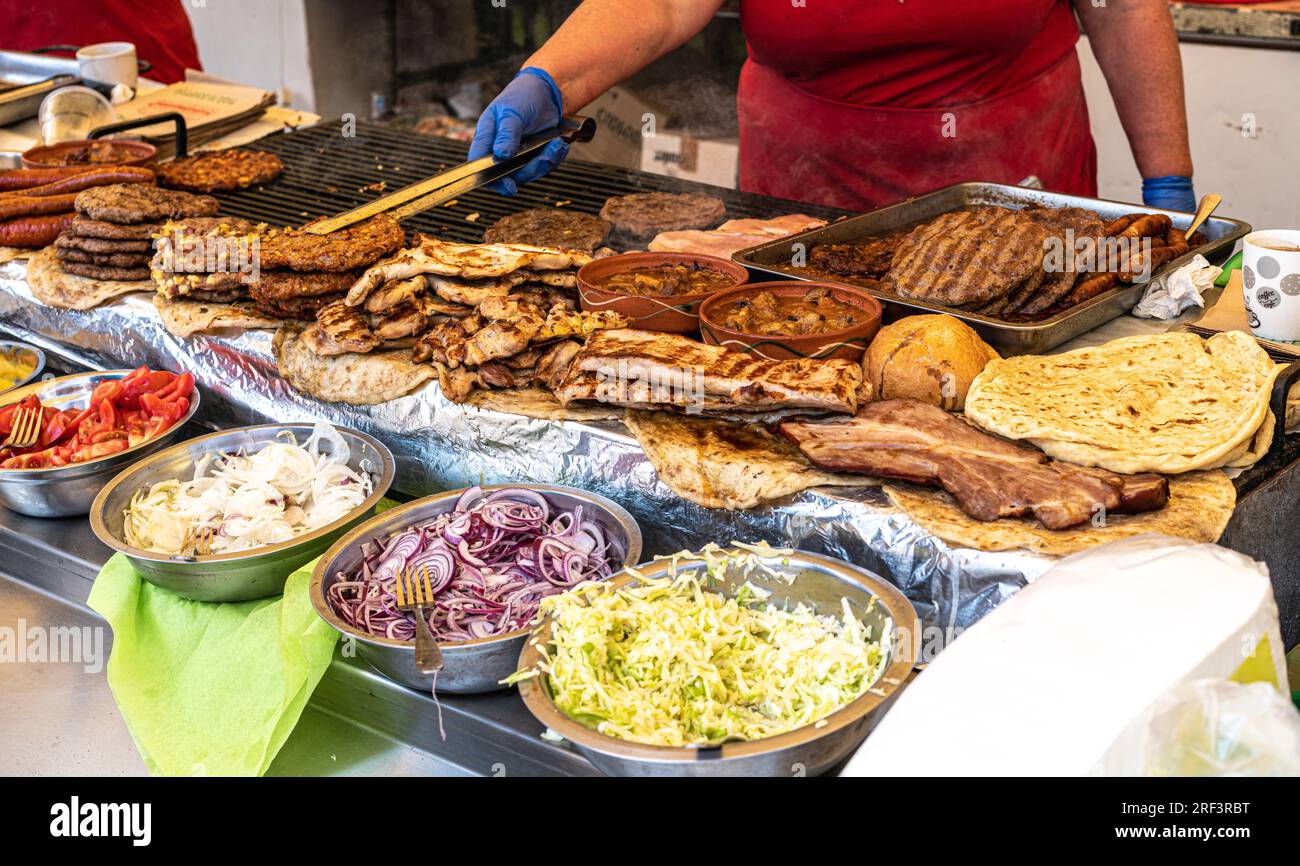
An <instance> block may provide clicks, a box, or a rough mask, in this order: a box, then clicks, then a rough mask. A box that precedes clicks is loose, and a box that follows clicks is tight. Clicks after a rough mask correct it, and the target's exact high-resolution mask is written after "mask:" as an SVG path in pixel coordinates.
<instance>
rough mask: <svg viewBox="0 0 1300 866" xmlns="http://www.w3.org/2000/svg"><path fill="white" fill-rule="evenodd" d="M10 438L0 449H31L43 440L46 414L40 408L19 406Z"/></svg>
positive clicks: (10, 429) (14, 416) (15, 413)
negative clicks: (42, 429)
mask: <svg viewBox="0 0 1300 866" xmlns="http://www.w3.org/2000/svg"><path fill="white" fill-rule="evenodd" d="M12 420H13V426H12V427H10V428H9V438H8V439H6V440H5V441H4V444H2V445H0V448H31V447H32V446H33V445H35V444H36V443H37V442H39V441H40V438H41V427H42V426H43V424H44V423H45V412H44V411H42V409H41V407H39V406H19V407H18V408H17V409H15V410H14V414H13V419H12Z"/></svg>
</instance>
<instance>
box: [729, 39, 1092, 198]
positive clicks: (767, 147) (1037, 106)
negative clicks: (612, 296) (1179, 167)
mask: <svg viewBox="0 0 1300 866" xmlns="http://www.w3.org/2000/svg"><path fill="white" fill-rule="evenodd" d="M754 54H755V52H754V51H753V50H751V55H750V58H751V59H750V60H749V61H747V62H746V63H745V67H744V69H743V70H742V71H741V75H740V87H739V91H738V95H737V105H738V109H739V114H740V156H741V163H740V186H741V188H742V189H744V190H747V191H750V192H758V193H764V194H766V195H773V196H778V197H781V198H789V199H795V200H798V201H808V202H815V203H818V204H825V205H832V206H835V207H841V208H846V209H848V210H868V209H871V208H874V207H879V206H881V205H885V204H889V203H891V202H895V201H898V200H900V199H903V198H907V197H908V196H912V195H917V194H920V193H925V192H929V191H931V190H935V189H939V188H940V187H944V186H947V185H949V184H953V183H959V182H962V181H993V182H998V183H1016V182H1018V181H1020V180H1021V179H1022V178H1025V177H1027V176H1028V175H1037V176H1038V178H1039V179H1040V180H1041V181H1042V182H1043V186H1044V187H1046V188H1047V189H1050V190H1055V191H1059V192H1066V193H1074V194H1081V195H1095V194H1096V187H1097V180H1096V163H1097V155H1096V149H1095V147H1094V145H1093V141H1092V136H1091V134H1090V132H1089V128H1088V110H1087V106H1086V104H1085V102H1084V95H1083V85H1082V80H1081V77H1080V69H1079V61H1078V56H1077V54H1076V53H1075V50H1074V48H1073V45H1072V44H1071V45H1070V46H1069V47H1068V50H1067V51H1066V52H1065V53H1064V55H1063V56H1061V58H1060V59H1059V60H1056V61H1055V62H1052V63H1051V65H1049V66H1047V67H1046V68H1045V69H1043V70H1042V71H1041V72H1037V73H1035V74H1033V75H1032V77H1030V78H1028V79H1027V80H1024V81H1020V82H1017V83H1015V84H1013V85H1011V86H1009V87H1005V88H1001V89H999V90H996V91H994V92H992V93H990V94H988V95H985V96H982V97H981V98H977V99H972V100H969V101H957V102H956V103H955V104H951V105H944V106H940V107H933V108H931V107H916V106H908V107H890V106H876V105H862V104H856V103H850V102H844V101H840V100H837V99H831V98H827V97H824V96H819V95H815V94H813V93H811V92H809V91H808V90H807V89H805V88H802V87H799V86H796V85H795V84H793V83H791V82H790V81H789V80H788V79H787V77H786V76H784V75H782V74H781V73H780V72H778V71H776V70H774V69H772V68H770V67H769V66H765V65H763V64H761V63H759V62H757V61H755V59H754Z"/></svg>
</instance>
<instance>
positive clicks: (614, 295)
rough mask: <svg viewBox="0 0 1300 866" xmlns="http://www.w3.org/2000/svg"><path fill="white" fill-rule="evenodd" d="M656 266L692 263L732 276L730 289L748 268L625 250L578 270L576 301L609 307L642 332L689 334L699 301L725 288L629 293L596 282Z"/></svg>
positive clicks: (713, 258)
mask: <svg viewBox="0 0 1300 866" xmlns="http://www.w3.org/2000/svg"><path fill="white" fill-rule="evenodd" d="M656 265H695V266H697V267H701V268H709V269H711V270H715V271H721V272H722V273H724V274H726V275H728V276H730V277H732V279H733V280H734V282H733V284H732V286H731V287H730V288H734V287H736V286H742V285H744V284H745V283H746V282H747V281H748V280H749V271H747V270H745V268H744V267H742V266H741V265H738V264H735V263H734V262H729V261H727V260H726V259H720V258H718V257H717V256H702V255H696V254H694V253H625V254H623V255H621V256H610V257H609V258H605V259H596V260H595V261H593V262H590V263H588V264H586V265H584V266H583V267H582V268H581V269H580V270H579V271H578V300H579V303H580V304H581V305H582V309H583V310H584V311H587V312H599V311H604V310H611V311H613V312H616V313H622V314H623V315H625V316H627V317H628V318H629V319H630V320H631V327H633V328H637V329H639V330H642V331H662V332H664V333H668V334H690V333H692V332H694V331H695V330H697V329H698V328H699V313H700V303H701V302H703V301H704V299H706V298H708V297H709V296H710V295H715V294H717V293H718V292H720V291H727V290H728V289H711V290H710V291H707V292H695V293H693V294H689V295H629V294H624V293H622V292H611V291H609V290H607V289H602V288H600V287H599V286H598V285H597V283H598V282H600V281H602V280H605V279H607V278H608V277H609V276H610V275H612V274H616V273H619V272H622V271H629V270H633V269H634V268H648V267H654V266H656Z"/></svg>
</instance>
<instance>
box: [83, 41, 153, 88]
mask: <svg viewBox="0 0 1300 866" xmlns="http://www.w3.org/2000/svg"><path fill="white" fill-rule="evenodd" d="M77 67H78V69H79V70H80V73H81V77H82V79H83V80H84V81H87V82H92V83H94V84H108V85H114V84H125V85H126V86H127V87H129V88H131V89H132V90H134V89H135V85H136V78H137V76H138V75H139V67H138V66H137V65H136V62H135V45H133V44H132V43H130V42H100V43H98V44H96V45H87V46H86V47H85V48H80V49H78V50H77Z"/></svg>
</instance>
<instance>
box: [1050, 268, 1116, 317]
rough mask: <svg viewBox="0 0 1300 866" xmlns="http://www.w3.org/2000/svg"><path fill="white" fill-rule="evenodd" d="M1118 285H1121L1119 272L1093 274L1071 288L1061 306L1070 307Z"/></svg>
mask: <svg viewBox="0 0 1300 866" xmlns="http://www.w3.org/2000/svg"><path fill="white" fill-rule="evenodd" d="M1117 285H1119V274H1117V273H1114V272H1113V271H1112V272H1109V273H1105V274H1092V275H1090V276H1088V277H1085V278H1084V279H1082V280H1079V282H1077V283H1075V284H1074V288H1073V289H1070V294H1068V295H1066V297H1065V302H1064V303H1063V304H1061V306H1062V307H1063V308H1069V307H1073V306H1074V305H1076V304H1082V303H1083V302H1084V301H1087V300H1091V299H1092V298H1095V297H1097V296H1098V295H1100V294H1101V293H1102V292H1106V291H1109V290H1110V289H1113V288H1114V287H1115V286H1117Z"/></svg>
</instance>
